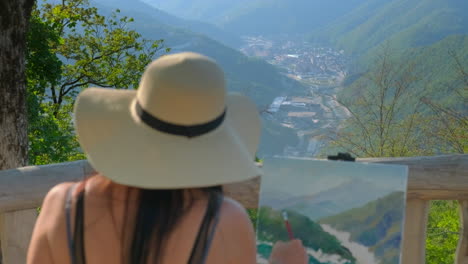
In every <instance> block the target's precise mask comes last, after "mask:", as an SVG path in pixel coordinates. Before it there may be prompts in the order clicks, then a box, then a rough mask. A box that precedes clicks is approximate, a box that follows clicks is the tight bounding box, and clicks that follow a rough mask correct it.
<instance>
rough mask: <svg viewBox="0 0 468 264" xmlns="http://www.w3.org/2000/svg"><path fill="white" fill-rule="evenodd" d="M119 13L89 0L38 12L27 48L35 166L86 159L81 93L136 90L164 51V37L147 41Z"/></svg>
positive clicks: (67, 1)
mask: <svg viewBox="0 0 468 264" xmlns="http://www.w3.org/2000/svg"><path fill="white" fill-rule="evenodd" d="M119 12H120V11H119V10H116V11H115V12H113V13H112V14H111V15H110V16H108V17H104V16H102V15H100V14H99V13H98V10H97V8H95V7H91V6H89V3H88V1H87V0H63V1H61V3H59V4H50V3H45V4H43V5H42V7H41V8H35V9H34V10H33V13H32V16H31V19H30V21H31V25H32V26H31V27H30V29H29V32H28V47H27V84H28V86H27V89H28V119H29V122H30V125H29V129H28V133H29V139H30V144H29V148H30V155H29V161H30V164H49V163H54V162H64V161H71V160H76V159H82V158H84V156H83V154H82V153H81V151H80V149H79V145H78V143H77V141H76V136H75V134H74V131H73V125H72V115H71V113H72V106H73V103H74V101H75V97H76V95H77V94H78V93H79V92H80V91H81V90H82V89H84V88H87V87H89V86H98V87H115V88H122V89H129V88H130V89H132V88H133V89H136V88H137V87H138V82H139V78H140V76H141V74H142V73H143V71H144V68H145V67H146V65H147V64H149V63H150V62H151V61H152V60H153V59H154V57H155V56H156V54H157V53H158V52H159V51H161V50H162V49H163V41H162V40H156V41H150V40H146V39H143V38H142V37H141V35H140V34H139V33H138V32H136V31H135V30H132V29H130V28H129V26H130V24H131V22H133V19H132V18H129V17H125V16H123V17H119V15H118V14H119ZM165 50H166V51H169V49H168V48H166V49H165Z"/></svg>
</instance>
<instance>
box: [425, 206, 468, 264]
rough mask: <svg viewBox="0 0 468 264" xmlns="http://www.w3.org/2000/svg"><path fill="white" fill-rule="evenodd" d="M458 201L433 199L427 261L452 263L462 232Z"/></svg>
mask: <svg viewBox="0 0 468 264" xmlns="http://www.w3.org/2000/svg"><path fill="white" fill-rule="evenodd" d="M458 219H459V210H458V202H457V201H432V203H431V207H430V213H429V219H428V226H427V231H428V234H427V238H426V250H427V253H426V263H428V264H452V263H454V261H455V248H456V247H457V243H458V238H459V236H460V234H461V231H460V228H461V227H460V222H459V221H458Z"/></svg>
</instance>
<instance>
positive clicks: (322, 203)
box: [262, 179, 391, 220]
mask: <svg viewBox="0 0 468 264" xmlns="http://www.w3.org/2000/svg"><path fill="white" fill-rule="evenodd" d="M389 193H391V190H388V189H385V188H382V187H378V186H376V185H375V184H373V183H371V182H367V181H363V180H355V179H353V180H352V181H349V182H345V183H343V184H340V185H338V186H336V187H334V188H331V189H329V190H325V191H322V192H319V193H316V194H313V195H309V196H292V195H291V196H286V195H280V196H278V195H277V193H273V192H272V193H265V194H264V195H262V205H264V206H269V207H272V208H274V209H276V210H282V209H289V210H293V211H296V212H300V213H301V214H303V215H306V216H308V217H309V218H310V219H312V220H318V219H321V218H325V217H328V216H332V215H336V214H339V213H341V212H344V211H347V210H350V209H352V208H357V207H360V206H362V205H364V204H366V203H368V202H369V201H372V200H375V199H378V198H380V197H383V196H385V195H387V194H389Z"/></svg>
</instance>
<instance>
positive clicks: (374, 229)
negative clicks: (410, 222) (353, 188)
mask: <svg viewBox="0 0 468 264" xmlns="http://www.w3.org/2000/svg"><path fill="white" fill-rule="evenodd" d="M404 204H405V195H404V193H403V192H394V193H391V194H389V195H387V196H385V197H383V198H380V199H377V200H375V201H372V202H370V203H368V204H366V205H364V206H362V207H360V208H355V209H352V210H349V211H347V212H343V213H341V214H338V215H335V216H332V217H328V218H324V219H321V220H320V221H319V223H320V224H328V225H331V226H332V227H333V228H335V229H338V230H340V231H345V232H349V233H350V234H351V240H353V241H356V242H358V243H360V244H362V245H364V246H367V247H370V248H371V249H372V250H373V251H374V253H375V254H376V255H377V256H378V257H379V258H380V259H381V260H382V261H381V264H398V263H399V256H400V255H399V252H400V251H399V250H400V246H401V241H402V239H401V232H402V230H403V226H402V225H403V220H404V218H403V216H404Z"/></svg>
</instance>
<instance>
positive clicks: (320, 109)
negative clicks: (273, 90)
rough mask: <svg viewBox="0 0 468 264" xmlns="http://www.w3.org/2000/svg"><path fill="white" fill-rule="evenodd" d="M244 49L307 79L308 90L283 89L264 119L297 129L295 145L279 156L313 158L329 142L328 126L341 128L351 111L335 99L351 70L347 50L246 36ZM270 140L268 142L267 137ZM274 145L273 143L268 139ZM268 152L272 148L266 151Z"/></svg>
mask: <svg viewBox="0 0 468 264" xmlns="http://www.w3.org/2000/svg"><path fill="white" fill-rule="evenodd" d="M243 41H244V44H243V46H242V47H241V48H240V50H241V51H242V52H243V53H244V54H245V55H247V56H250V57H258V58H261V59H263V60H265V61H267V62H268V63H270V64H272V65H275V66H276V67H278V68H279V69H280V70H281V73H282V74H283V75H285V76H286V77H288V78H291V79H294V80H296V81H298V82H300V83H302V84H303V85H304V87H305V91H303V92H299V93H298V92H297V91H291V90H284V91H283V92H282V93H281V94H278V95H277V97H276V98H275V99H274V101H273V102H272V103H271V105H270V106H269V107H267V108H266V109H262V110H263V111H262V113H263V118H264V119H267V120H270V121H272V122H274V123H277V124H279V125H280V126H282V127H284V128H287V129H291V130H294V134H295V135H296V136H297V138H298V142H296V144H295V145H286V146H285V148H284V149H283V152H282V153H275V154H276V155H280V156H307V157H312V156H316V155H318V154H319V153H320V150H321V149H322V148H323V147H324V146H326V142H327V139H326V136H327V134H328V131H330V130H336V129H338V128H339V125H340V121H341V120H342V119H344V118H346V117H347V116H348V115H349V113H348V112H347V111H346V109H345V108H344V107H342V106H341V105H340V104H339V103H338V102H337V101H336V95H337V93H338V92H339V91H340V89H342V84H343V81H344V79H345V77H346V75H347V69H346V67H347V63H348V58H347V57H346V55H345V52H344V50H334V49H332V48H330V47H322V46H314V45H312V44H310V43H308V42H306V41H292V40H290V39H289V38H286V37H285V38H278V39H276V40H271V39H267V38H265V37H261V36H249V37H244V38H243ZM267 143H268V142H267ZM269 143H270V144H271V143H272V142H269ZM263 154H265V155H269V154H271V153H263Z"/></svg>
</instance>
